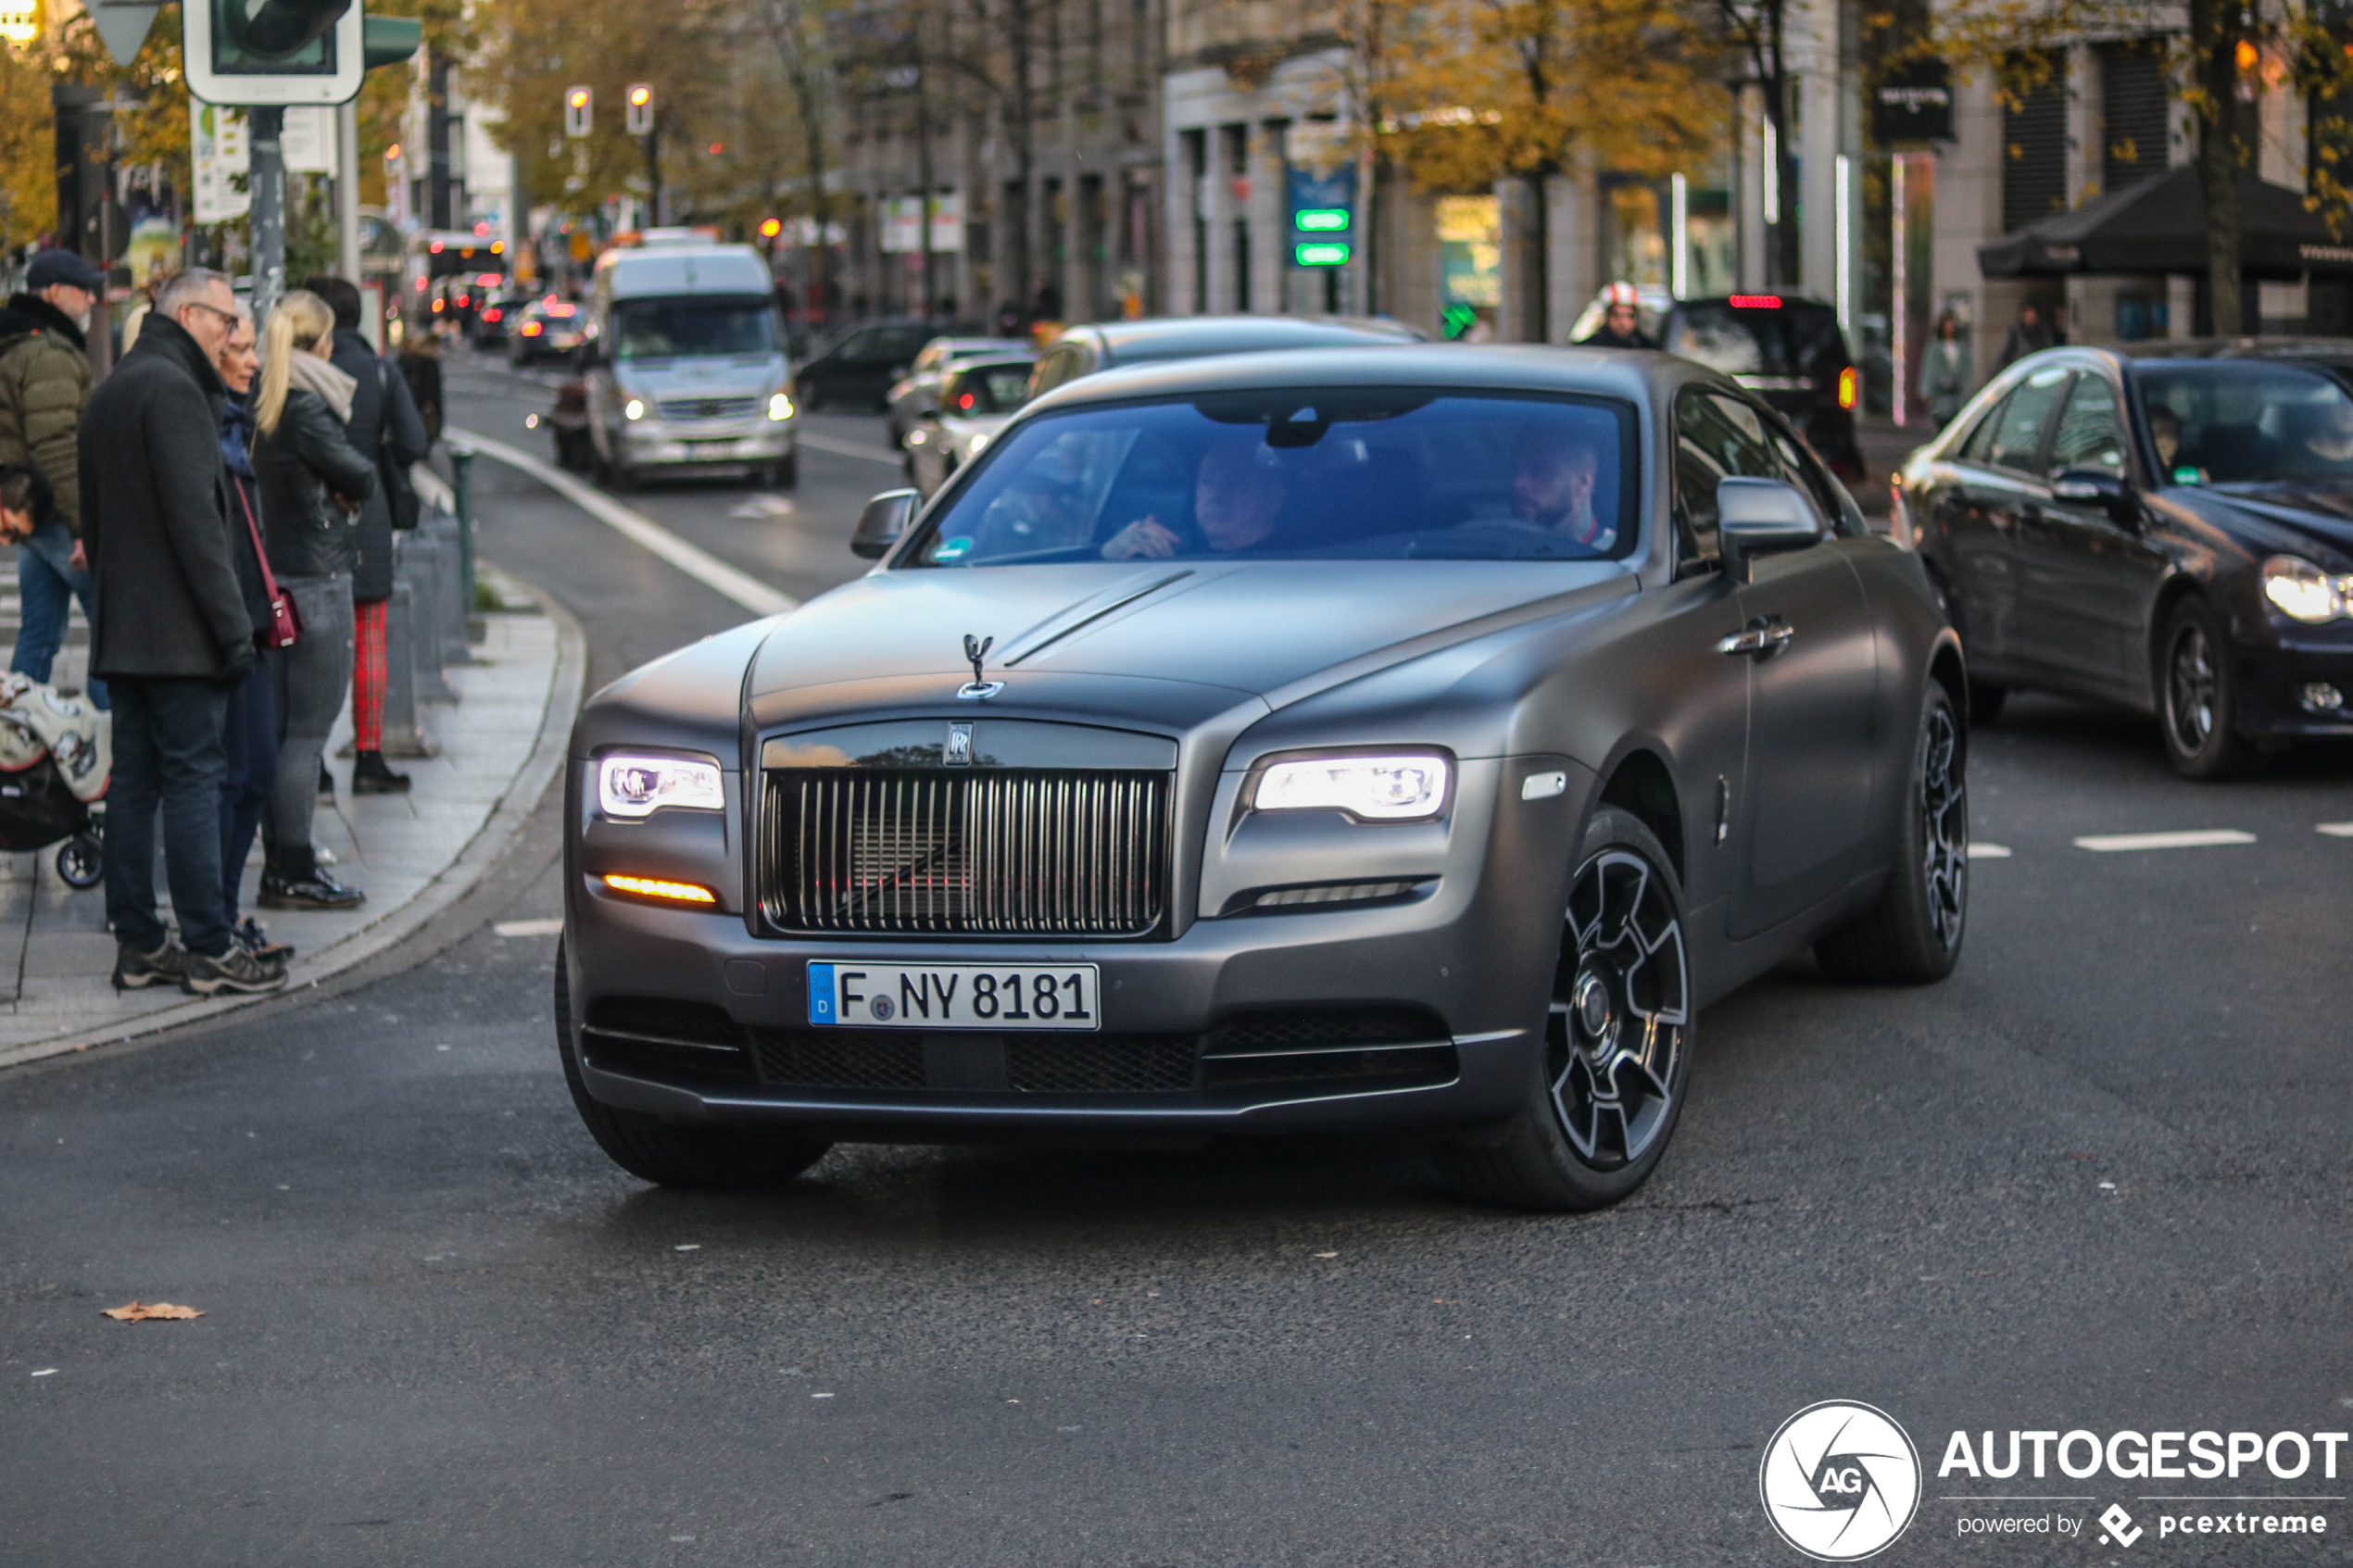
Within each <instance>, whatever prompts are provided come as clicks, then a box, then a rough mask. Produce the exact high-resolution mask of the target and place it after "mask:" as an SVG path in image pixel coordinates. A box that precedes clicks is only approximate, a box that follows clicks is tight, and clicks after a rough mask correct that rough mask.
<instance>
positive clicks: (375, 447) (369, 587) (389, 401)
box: [302, 277, 432, 795]
mask: <svg viewBox="0 0 2353 1568" xmlns="http://www.w3.org/2000/svg"><path fill="white" fill-rule="evenodd" d="M302 286H303V287H304V288H306V289H308V290H309V291H310V292H311V293H312V294H315V295H318V296H319V297H320V298H321V299H323V300H325V301H326V302H327V308H328V309H330V310H332V311H333V312H334V313H335V337H334V351H333V354H331V355H330V356H329V359H330V361H331V362H332V363H333V366H334V368H335V369H336V370H341V371H342V372H343V373H344V374H345V375H347V376H349V377H350V378H351V379H352V380H353V381H355V382H357V383H359V389H358V390H357V391H355V392H354V393H353V394H352V395H351V418H350V419H348V420H345V421H344V427H343V433H344V439H345V440H346V441H348V442H350V443H351V445H353V447H354V448H356V449H357V450H358V451H359V455H360V456H361V457H363V458H367V459H368V461H369V462H371V463H372V464H374V465H375V470H376V493H375V494H374V495H371V496H369V497H368V501H367V504H366V505H365V506H363V507H361V508H359V560H358V561H357V562H355V563H354V564H353V566H352V569H351V602H352V604H353V606H354V608H355V609H356V614H355V616H354V618H353V620H354V624H355V627H356V629H357V633H358V644H359V646H358V647H357V649H356V652H355V657H354V659H353V660H352V671H351V674H352V684H351V730H352V742H351V749H352V759H351V793H352V794H354V795H395V794H398V793H399V792H400V791H403V790H405V789H407V788H408V787H409V775H408V774H406V773H396V772H394V771H392V769H391V768H390V767H388V766H386V765H385V762H384V601H385V600H387V599H389V598H391V597H392V531H393V530H394V529H395V528H413V527H414V526H416V521H417V520H416V518H415V516H414V515H413V514H411V515H410V516H409V517H406V518H400V517H396V516H394V515H393V508H395V507H396V506H397V505H400V504H401V503H402V502H403V501H404V500H410V499H412V498H413V495H414V492H413V491H411V490H410V489H409V486H408V485H407V484H406V483H396V479H405V478H406V476H407V475H408V472H409V465H410V464H412V463H415V462H417V461H419V460H420V459H422V458H423V457H424V455H425V453H426V451H427V450H429V449H430V447H431V446H432V442H431V440H430V439H429V438H428V437H427V436H426V434H425V421H424V420H423V419H422V417H421V416H420V415H419V414H418V412H417V404H416V400H415V399H414V398H412V397H410V396H409V383H407V382H406V381H404V380H403V379H401V377H400V375H399V373H398V372H397V371H396V370H394V369H393V368H392V366H391V364H390V363H389V362H388V361H386V360H384V358H381V357H380V356H379V355H378V354H377V353H376V351H375V350H374V349H372V348H371V347H369V346H368V340H367V338H366V337H365V336H364V335H362V334H361V332H360V331H359V312H360V309H361V304H360V299H359V288H358V286H357V285H355V284H353V283H351V282H348V281H346V280H345V279H342V278H333V277H319V278H312V279H310V280H309V281H308V282H305V283H304V284H303V285H302Z"/></svg>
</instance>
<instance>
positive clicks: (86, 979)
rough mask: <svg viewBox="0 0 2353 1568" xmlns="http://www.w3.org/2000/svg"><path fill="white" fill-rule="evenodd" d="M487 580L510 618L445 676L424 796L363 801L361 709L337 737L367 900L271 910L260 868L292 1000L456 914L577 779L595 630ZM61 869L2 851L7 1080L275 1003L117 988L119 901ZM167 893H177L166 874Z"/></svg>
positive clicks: (64, 660) (355, 859)
mask: <svg viewBox="0 0 2353 1568" xmlns="http://www.w3.org/2000/svg"><path fill="white" fill-rule="evenodd" d="M11 556H12V552H0V664H5V661H6V649H8V648H11V647H13V646H15V643H16V634H17V624H18V600H17V596H16V571H15V563H14V561H13V559H12V558H10V557H11ZM482 574H483V577H484V581H486V582H488V583H491V584H492V585H493V587H494V588H495V589H496V590H497V593H498V596H499V597H500V600H501V602H502V605H503V607H504V608H502V609H501V610H500V611H499V612H497V613H493V614H489V615H485V616H484V618H483V621H484V626H485V628H486V631H487V636H486V638H485V639H484V641H483V642H481V643H478V644H476V645H475V646H474V650H473V651H474V657H475V659H477V660H478V662H476V663H473V664H470V665H463V666H459V667H455V668H452V669H450V670H448V671H447V676H448V679H449V682H450V684H451V685H452V686H454V687H455V688H456V689H457V692H458V700H457V701H456V702H455V703H434V704H432V705H430V706H427V707H423V708H422V717H423V724H424V728H425V730H426V732H427V733H428V734H430V735H431V736H432V737H433V739H434V743H435V744H436V745H437V746H438V747H439V755H437V756H434V757H432V758H429V759H421V760H414V761H403V762H401V763H400V764H398V765H399V766H400V767H402V768H404V769H406V770H407V771H408V772H409V775H410V776H411V777H412V778H413V779H414V780H415V781H416V783H415V786H414V787H413V788H412V789H411V790H410V791H409V793H408V794H407V795H376V796H367V797H359V798H354V797H352V796H351V794H350V788H349V785H350V772H349V769H348V766H347V765H346V763H345V762H344V761H343V760H342V759H341V757H339V756H338V753H340V752H342V751H343V748H344V747H345V746H346V745H347V743H348V742H349V741H350V738H351V711H350V707H349V704H348V702H346V706H345V709H344V712H343V714H342V715H341V716H340V717H339V718H338V719H337V720H336V721H335V730H334V733H333V735H332V736H331V737H330V738H329V740H328V743H327V756H328V758H329V759H330V763H329V766H330V768H331V769H332V770H333V772H334V774H335V778H336V790H335V798H334V802H333V805H332V806H330V805H329V804H328V803H327V802H326V801H325V800H324V799H321V801H320V803H319V816H318V823H317V834H316V835H317V838H318V841H319V843H320V844H321V845H322V846H323V847H325V848H327V849H328V850H329V851H331V852H332V853H333V855H334V857H335V872H336V874H337V875H338V876H339V877H341V878H342V879H343V880H344V881H346V882H348V883H350V884H353V885H355V886H358V887H359V888H362V889H364V890H365V891H366V892H367V895H368V902H367V904H366V905H365V906H364V907H362V908H360V909H357V910H354V911H352V912H350V913H346V914H328V913H323V912H318V911H311V910H263V909H256V908H255V907H254V896H255V891H256V888H257V886H258V882H259V879H260V868H261V856H260V851H259V848H258V847H256V850H255V853H254V856H253V859H251V860H250V861H248V862H247V864H246V867H245V901H244V909H245V911H246V912H248V913H251V914H252V915H253V916H254V918H255V919H257V920H259V921H260V922H262V923H263V924H264V925H266V926H267V927H268V929H269V932H270V936H271V940H272V941H278V942H291V943H293V944H294V945H295V947H296V956H295V960H294V964H293V977H292V981H291V984H290V985H289V986H288V989H289V990H294V989H298V988H300V987H303V986H306V985H316V984H317V983H318V982H320V981H321V980H323V979H326V978H327V977H328V976H330V975H333V974H335V973H337V972H341V971H343V970H346V969H348V968H349V967H351V966H352V965H353V964H356V963H359V962H360V961H361V960H365V959H368V958H370V957H372V956H373V955H374V954H376V953H379V952H381V951H383V950H384V948H386V947H390V946H392V945H393V944H394V943H395V942H397V941H399V940H400V939H401V938H403V937H405V936H407V935H409V933H410V932H413V931H414V930H416V929H417V928H418V927H419V926H421V925H422V924H423V923H424V922H425V921H427V920H428V919H430V918H431V917H432V916H433V915H434V914H435V913H437V912H439V911H440V910H441V909H446V908H447V907H448V906H449V905H451V904H452V903H455V902H456V901H457V900H458V899H459V897H462V896H463V895H464V894H465V892H466V891H467V890H468V889H469V888H470V887H472V884H473V883H474V881H475V880H476V879H477V878H478V877H479V876H480V875H481V873H482V872H484V870H486V869H487V868H488V867H489V865H490V864H491V863H492V862H493V861H495V860H496V859H497V858H498V855H499V853H500V852H501V851H502V850H503V849H504V848H505V847H506V845H507V843H508V841H509V840H510V838H511V837H512V836H513V834H515V832H516V831H517V830H518V829H520V828H521V827H522V823H523V821H524V820H525V819H526V818H527V817H529V815H530V814H531V810H532V809H533V807H534V806H535V805H536V804H537V802H538V799H539V797H540V795H541V793H542V792H543V791H544V790H545V788H546V787H547V783H548V781H549V780H550V779H552V778H554V777H555V775H556V773H557V771H559V769H560V767H561V764H562V761H563V755H564V746H565V742H566V738H567V736H568V735H569V734H570V733H571V728H572V719H573V713H574V712H575V711H576V710H577V709H579V707H580V696H581V687H582V684H583V681H584V679H585V675H586V671H587V652H586V646H585V643H584V641H583V639H582V636H581V633H580V630H579V628H578V626H577V625H576V624H574V623H573V621H572V620H571V618H570V617H568V616H565V615H563V614H562V613H561V612H560V611H550V610H549V609H548V608H547V607H545V606H543V605H541V604H540V603H539V602H537V601H536V600H535V599H534V598H532V597H531V596H530V595H528V594H527V593H526V592H525V591H524V590H522V589H521V588H520V587H518V586H516V585H515V584H513V583H511V582H510V580H507V579H504V578H503V577H501V576H500V575H499V574H498V573H497V571H496V569H495V568H492V567H490V566H489V565H488V564H487V563H484V565H483V567H482ZM88 641H89V633H88V629H87V628H86V627H85V626H84V625H83V623H82V614H81V611H80V609H79V608H77V609H76V610H75V611H74V615H73V622H72V626H71V629H70V631H69V633H68V638H67V646H66V649H65V651H64V653H63V654H62V655H61V656H60V658H59V659H58V661H57V668H56V669H55V671H53V672H52V675H51V679H52V681H53V682H54V684H57V685H60V686H76V687H78V686H80V685H82V681H83V675H84V671H86V669H87V667H88V658H89V647H88ZM56 857H57V850H56V848H55V847H50V848H47V849H43V850H39V851H37V852H33V853H27V854H0V1068H7V1067H13V1066H17V1065H19V1064H20V1063H23V1062H27V1061H34V1060H40V1059H41V1058H43V1057H48V1056H56V1055H59V1054H62V1053H64V1052H67V1051H73V1050H80V1049H83V1048H86V1047H90V1046H93V1045H97V1044H100V1043H102V1042H105V1041H109V1040H119V1039H124V1038H127V1037H129V1036H131V1035H143V1034H147V1033H151V1032H153V1031H155V1030H158V1029H165V1028H170V1027H171V1026H173V1025H175V1024H181V1023H187V1022H195V1021H198V1020H202V1019H207V1018H211V1017H215V1016H218V1015H219V1014H220V1013H221V1012H223V1011H226V1010H230V1009H233V1008H236V1007H240V1006H247V1005H251V1004H252V1003H253V1002H256V1001H261V1000H266V999H267V998H266V997H209V998H206V997H189V996H186V995H184V994H182V992H180V991H177V990H165V989H161V988H155V989H149V990H144V991H124V992H118V991H117V990H115V989H114V987H113V985H112V975H113V972H114V958H115V945H114V937H113V936H112V935H110V934H108V932H107V929H106V893H105V889H104V888H103V886H101V887H93V888H90V889H88V890H86V891H82V892H76V891H74V890H73V889H71V888H69V887H68V886H67V885H66V884H65V882H64V880H63V879H62V878H60V877H59V876H58V875H57V864H56ZM156 887H157V897H158V898H159V899H160V898H162V897H164V896H165V885H164V879H163V875H162V871H161V868H160V866H158V868H157V876H156Z"/></svg>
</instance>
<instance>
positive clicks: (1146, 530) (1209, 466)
mask: <svg viewBox="0 0 2353 1568" xmlns="http://www.w3.org/2000/svg"><path fill="white" fill-rule="evenodd" d="M1276 462H1277V459H1276V457H1275V453H1274V450H1273V448H1271V447H1269V446H1267V445H1265V442H1264V441H1262V440H1261V439H1260V438H1259V436H1258V435H1257V433H1255V432H1254V431H1253V432H1252V433H1250V434H1249V435H1246V436H1240V437H1234V436H1228V437H1225V438H1223V439H1220V440H1217V441H1214V442H1212V443H1211V444H1210V447H1209V450H1208V451H1206V452H1204V453H1202V459H1201V471H1200V475H1199V477H1198V478H1197V479H1196V480H1195V481H1194V484H1193V521H1194V522H1195V523H1196V524H1197V525H1198V526H1199V528H1200V530H1201V539H1202V543H1203V544H1205V545H1207V546H1209V548H1210V549H1212V550H1214V551H1216V552H1217V553H1218V554H1219V555H1230V554H1233V553H1235V552H1237V551H1240V550H1250V549H1255V548H1257V547H1258V546H1261V545H1264V544H1265V542H1266V541H1267V540H1268V539H1269V538H1271V537H1273V535H1274V533H1275V523H1276V521H1277V519H1279V518H1280V517H1281V516H1282V510H1283V499H1284V495H1285V486H1284V483H1283V475H1282V470H1280V469H1279V468H1277V466H1276ZM1184 547H1185V540H1184V537H1183V536H1182V535H1181V534H1179V533H1177V532H1176V530H1175V529H1173V528H1171V527H1169V526H1168V524H1166V523H1164V522H1163V521H1160V519H1159V517H1158V516H1156V515H1147V516H1144V517H1140V518H1138V519H1137V520H1136V521H1133V522H1131V523H1129V524H1128V525H1127V526H1126V527H1125V528H1123V529H1121V530H1120V531H1119V532H1118V533H1114V534H1113V535H1112V536H1111V537H1110V538H1109V539H1107V540H1105V541H1104V542H1103V559H1105V560H1144V559H1150V560H1166V559H1168V558H1170V557H1172V556H1174V555H1176V552H1177V551H1178V550H1180V549H1182V548H1184Z"/></svg>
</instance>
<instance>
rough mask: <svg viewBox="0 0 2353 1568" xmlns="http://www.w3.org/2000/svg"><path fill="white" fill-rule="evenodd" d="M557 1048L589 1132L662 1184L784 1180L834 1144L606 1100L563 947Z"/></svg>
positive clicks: (628, 1165)
mask: <svg viewBox="0 0 2353 1568" xmlns="http://www.w3.org/2000/svg"><path fill="white" fill-rule="evenodd" d="M555 1003H556V1051H557V1054H558V1055H559V1056H560V1057H561V1058H562V1060H563V1069H564V1085H565V1087H567V1088H568V1089H570V1090H571V1091H572V1103H573V1110H577V1111H579V1113H580V1120H581V1121H582V1122H583V1123H585V1124H586V1126H587V1128H588V1135H589V1136H590V1137H592V1138H595V1139H596V1140H597V1147H598V1148H601V1149H603V1150H604V1151H605V1154H606V1155H607V1157H608V1158H610V1160H612V1162H613V1163H614V1164H616V1165H618V1166H620V1167H621V1168H622V1169H623V1170H624V1171H626V1172H628V1173H630V1174H631V1175H633V1176H636V1177H639V1178H641V1179H643V1180H645V1181H648V1182H652V1183H654V1184H655V1185H659V1186H674V1187H772V1186H782V1185H784V1184H785V1183H786V1182H788V1181H791V1180H792V1179H793V1178H794V1177H795V1176H798V1175H799V1174H800V1173H802V1172H803V1171H806V1170H808V1169H809V1167H811V1166H812V1165H814V1164H816V1163H817V1161H818V1160H823V1159H824V1157H825V1151H826V1150H828V1149H830V1148H832V1147H833V1145H832V1144H830V1143H828V1142H826V1141H825V1140H824V1139H822V1138H817V1137H812V1136H811V1135H808V1134H806V1133H800V1132H796V1131H790V1130H786V1129H781V1128H780V1129H766V1128H758V1127H710V1126H682V1125H679V1124H678V1123H672V1122H664V1121H663V1120H662V1119H661V1118H660V1117H659V1116H648V1115H647V1114H646V1113H645V1112H644V1111H641V1110H623V1109H621V1108H620V1107H619V1106H611V1105H607V1104H605V1103H604V1102H603V1101H602V1100H599V1099H597V1098H593V1097H591V1096H590V1095H589V1093H588V1087H587V1085H586V1083H585V1081H584V1080H583V1079H582V1077H581V1075H580V1057H579V1050H578V1047H577V1046H576V1044H575V1043H574V1041H573V1029H572V973H571V971H570V970H569V968H567V967H566V965H565V962H564V947H563V944H562V943H561V942H559V943H557V945H556V990H555Z"/></svg>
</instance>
